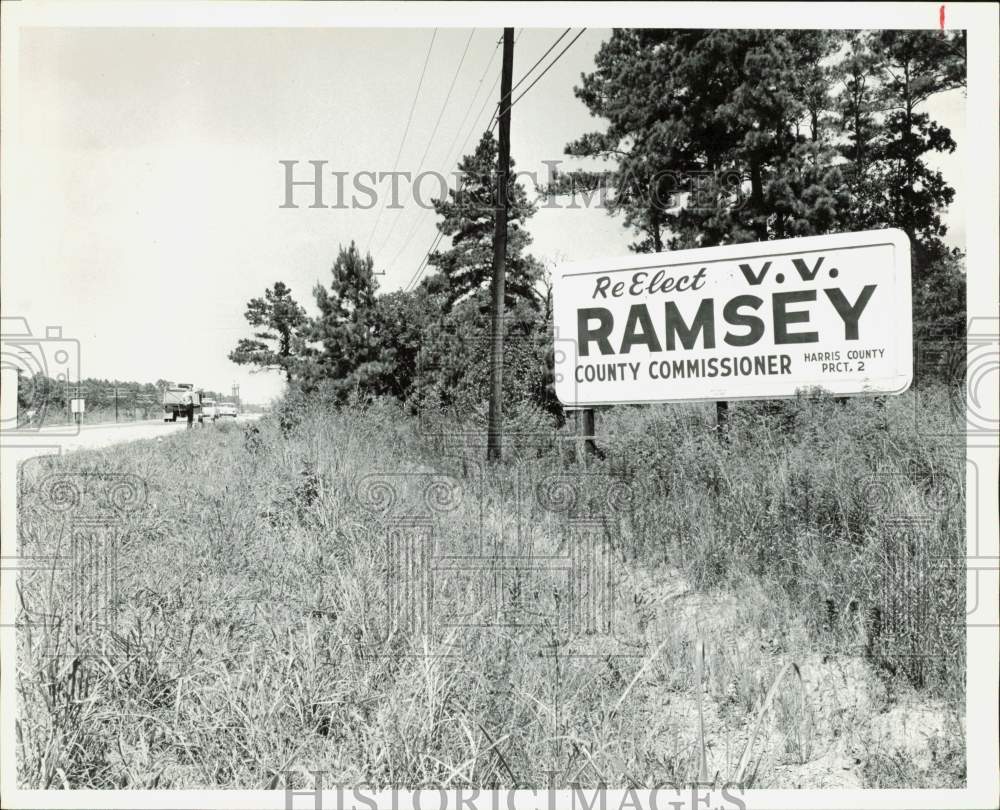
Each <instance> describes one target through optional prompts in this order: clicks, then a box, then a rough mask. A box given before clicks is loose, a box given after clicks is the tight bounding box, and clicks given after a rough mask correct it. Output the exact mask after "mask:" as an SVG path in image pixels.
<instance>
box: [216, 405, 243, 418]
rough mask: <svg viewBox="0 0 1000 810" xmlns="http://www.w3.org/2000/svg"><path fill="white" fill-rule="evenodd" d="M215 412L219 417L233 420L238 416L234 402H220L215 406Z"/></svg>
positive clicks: (237, 409)
mask: <svg viewBox="0 0 1000 810" xmlns="http://www.w3.org/2000/svg"><path fill="white" fill-rule="evenodd" d="M217 411H218V415H219V416H231V417H233V419H235V418H236V417H237V416H239V412H240V411H239V408H237V407H236V403H235V402H220V403H219V404H218V406H217Z"/></svg>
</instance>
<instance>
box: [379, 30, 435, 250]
mask: <svg viewBox="0 0 1000 810" xmlns="http://www.w3.org/2000/svg"><path fill="white" fill-rule="evenodd" d="M437 32H438V30H437V29H436V28H435V29H434V33H433V34H431V42H430V45H428V46H427V54H426V55H425V56H424V67H423V69H422V70H421V71H420V80H419V81H418V82H417V92H416V93H414V94H413V102H412V103H411V104H410V114H409V115H408V116H407V117H406V127H405V128H404V129H403V137H402V138H400V140H399V149H397V150H396V161H395V163H393V165H392V172H393V174H394V175H395V173H396V169H398V168H399V158H400V156H401V155H402V154H403V144H405V143H406V136H407V135H408V134H409V132H410V124H411V123H412V122H413V111H414V110H415V109H416V108H417V99H418V98H419V97H420V88H421V87H423V84H424V75H425V74H426V73H427V63H428V62H429V61H430V58H431V51H432V50H433V49H434V40H435V39H437ZM383 211H385V204H384V202H383V205H382V207H381V208H380V209H379V211H378V216H376V217H375V224H374V225H373V226H372V232H371V233H370V234H368V241H367V242H366V243H365V253H367V252H368V248H369V247H371V243H372V238H373V237H374V236H375V231H376V229H377V228H378V223H379V221H380V220H381V219H382V212H383Z"/></svg>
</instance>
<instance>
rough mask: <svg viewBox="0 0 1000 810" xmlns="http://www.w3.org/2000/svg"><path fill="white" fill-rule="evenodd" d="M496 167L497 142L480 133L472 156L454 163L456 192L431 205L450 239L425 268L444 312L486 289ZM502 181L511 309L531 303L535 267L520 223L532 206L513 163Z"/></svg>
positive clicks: (496, 195)
mask: <svg viewBox="0 0 1000 810" xmlns="http://www.w3.org/2000/svg"><path fill="white" fill-rule="evenodd" d="M496 165H497V143H496V141H495V140H494V138H493V135H492V134H491V133H489V132H485V133H483V136H482V138H481V139H480V141H479V144H478V145H477V146H476V150H475V152H473V153H472V154H471V155H466V156H465V157H463V158H462V160H461V161H460V162H459V164H458V171H459V177H460V181H459V184H458V187H457V188H454V189H450V190H449V191H448V195H447V197H445V198H444V199H440V200H434V210H435V212H436V213H437V214H438V216H439V217H441V222H439V223H438V226H437V227H438V230H439V231H440V232H441V233H442V234H444V236H447V237H451V247H450V249H448V250H441V251H436V252H434V253H432V254H431V255H430V258H429V259H428V263H429V264H430V265H431V266H433V267H436V268H437V269H438V271H439V272H440V274H441V276H442V277H443V280H444V281H445V282H446V287H447V294H446V301H447V304H446V306H447V308H449V309H450V308H451V307H452V306H453V305H454V304H455V303H456V302H457V301H459V300H462V299H464V298H467V297H469V296H470V295H472V294H473V293H475V292H476V291H478V290H484V289H488V288H489V285H490V281H491V279H492V277H493V229H494V217H495V212H496V208H497V204H498V201H499V200H500V199H501V198H500V196H499V190H498V189H497V183H496ZM508 177H509V183H508V186H507V199H508V206H507V266H506V292H507V304H508V305H511V304H513V303H514V301H515V300H517V299H518V298H520V299H523V300H527V301H532V302H535V301H536V300H537V293H536V291H535V284H536V282H537V281H538V279H539V277H540V275H541V265H540V264H539V263H538V261H536V260H535V259H534V258H533V257H532V256H530V255H528V254H526V253H525V250H526V248H527V247H528V246H529V245H530V244H531V236H530V235H529V234H528V232H527V231H526V230H524V224H525V222H526V221H527V220H528V219H529V218H530V217H531V216H532V215H534V213H535V210H536V207H535V205H534V204H533V203H531V202H530V201H529V200H528V195H527V194H526V192H525V190H524V187H523V186H522V185H521V184H520V183H518V182H516V177H515V174H514V161H513V159H512V160H511V161H510V172H509V174H508Z"/></svg>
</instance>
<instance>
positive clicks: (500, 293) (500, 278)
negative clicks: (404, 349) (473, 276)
mask: <svg viewBox="0 0 1000 810" xmlns="http://www.w3.org/2000/svg"><path fill="white" fill-rule="evenodd" d="M513 72H514V29H513V28H504V29H503V67H502V69H501V73H500V105H499V109H498V110H497V112H498V114H499V124H500V147H499V151H500V154H499V155H498V157H497V199H496V201H495V202H496V206H495V208H494V212H495V214H494V216H495V219H494V226H493V287H492V292H493V312H492V317H491V318H490V327H491V329H492V334H491V337H492V352H491V357H490V416H489V424H488V426H487V429H486V430H487V438H486V458H487V460H488V461H499V460H500V455H501V449H502V438H501V437H502V430H503V325H504V324H503V321H504V318H503V315H504V293H505V288H506V284H505V281H506V279H505V275H506V272H507V202H508V200H507V173H508V169H509V167H510V85H511V74H512V73H513Z"/></svg>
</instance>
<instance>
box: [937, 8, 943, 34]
mask: <svg viewBox="0 0 1000 810" xmlns="http://www.w3.org/2000/svg"><path fill="white" fill-rule="evenodd" d="M938 19H939V20H940V22H941V30H942V31H944V6H941V10H940V11H939V12H938Z"/></svg>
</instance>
